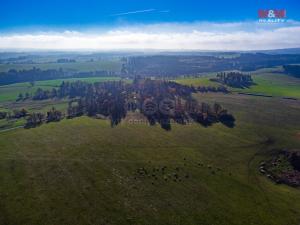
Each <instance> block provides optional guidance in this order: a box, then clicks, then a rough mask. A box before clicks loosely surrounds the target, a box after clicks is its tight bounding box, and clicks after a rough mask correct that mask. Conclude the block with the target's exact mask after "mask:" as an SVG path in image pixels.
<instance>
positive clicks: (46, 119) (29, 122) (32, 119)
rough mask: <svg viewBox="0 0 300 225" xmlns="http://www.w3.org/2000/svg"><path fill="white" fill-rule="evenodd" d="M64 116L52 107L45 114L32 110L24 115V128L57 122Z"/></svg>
mask: <svg viewBox="0 0 300 225" xmlns="http://www.w3.org/2000/svg"><path fill="white" fill-rule="evenodd" d="M63 118H64V114H63V113H62V112H61V111H59V110H56V109H55V108H54V107H53V108H52V109H51V110H50V111H48V112H47V113H46V115H45V114H43V113H41V112H33V113H30V114H28V115H27V116H26V123H25V126H24V128H26V129H28V128H34V127H37V126H40V125H42V124H43V123H51V122H59V121H60V120H62V119H63Z"/></svg>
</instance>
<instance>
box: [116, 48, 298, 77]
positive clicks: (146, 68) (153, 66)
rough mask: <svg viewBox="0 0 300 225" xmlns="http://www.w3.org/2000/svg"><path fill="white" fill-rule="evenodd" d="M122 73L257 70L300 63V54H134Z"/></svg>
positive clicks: (156, 74) (164, 74) (166, 74)
mask: <svg viewBox="0 0 300 225" xmlns="http://www.w3.org/2000/svg"><path fill="white" fill-rule="evenodd" d="M124 61H125V62H124V64H123V66H122V69H121V74H122V75H123V76H124V77H134V76H136V75H141V76H143V77H149V76H154V77H172V78H173V77H178V76H190V75H199V74H200V73H205V72H217V71H228V70H240V71H253V70H257V69H260V68H267V67H274V66H281V65H284V64H292V63H294V64H296V63H300V55H297V54H294V55H284V54H278V55H271V54H263V53H242V54H240V55H239V56H237V57H226V58H224V57H218V56H201V55H154V56H132V57H127V58H126V60H125V59H124Z"/></svg>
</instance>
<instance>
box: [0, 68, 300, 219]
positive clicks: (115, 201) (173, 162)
mask: <svg viewBox="0 0 300 225" xmlns="http://www.w3.org/2000/svg"><path fill="white" fill-rule="evenodd" d="M209 77H210V76H207V77H203V78H187V79H179V80H176V81H177V82H179V83H182V84H187V85H195V86H197V85H217V83H213V82H211V81H209ZM253 77H254V81H255V82H256V83H257V85H255V86H253V87H251V88H250V89H242V90H233V91H235V92H233V93H230V94H220V93H206V94H200V93H198V94H194V97H195V98H196V99H197V100H198V101H199V102H207V103H215V102H218V103H220V104H221V105H222V106H224V107H225V108H226V109H228V111H229V113H232V114H233V115H234V116H235V118H236V126H235V127H234V128H227V127H225V126H223V125H221V124H215V125H213V126H211V127H207V128H205V127H202V126H200V125H199V124H195V123H192V124H187V125H179V124H172V129H171V130H170V131H165V130H163V129H161V128H160V127H159V126H158V125H155V126H149V125H148V124H147V123H146V121H144V122H143V121H142V122H141V123H138V124H131V123H130V122H129V121H128V120H124V121H123V122H122V123H121V124H120V125H118V126H117V127H114V128H112V127H111V126H110V122H109V121H108V120H102V119H93V118H88V117H85V116H83V117H80V118H75V119H64V120H62V121H61V122H56V123H49V124H43V125H42V126H40V127H37V128H33V129H23V128H20V126H22V125H23V124H24V122H25V121H24V120H15V121H10V122H8V121H7V120H0V161H1V163H0V197H1V201H0V224H6V225H10V224H11V225H19V224H20V225H21V224H30V225H40V224H43V225H53V224H78V225H79V224H83V225H84V224H107V225H115V224H116V225H120V224H124V225H125V224H128V225H135V224H136V225H150V224H151V225H152V224H155V225H160V224H161V225H174V224H187V225H195V224H201V225H212V224H214V225H245V224H247V225H248V224H249V225H250V224H255V225H299V221H300V190H299V188H293V187H289V186H287V185H283V184H275V183H274V182H273V181H271V180H270V179H268V178H267V177H266V176H264V175H262V174H260V173H259V165H260V163H261V162H262V161H265V160H269V159H270V158H271V157H272V155H273V154H274V153H276V152H278V151H280V150H281V149H283V148H288V149H300V120H299V115H300V101H299V100H290V99H284V98H282V97H287V96H290V97H299V91H300V89H298V87H299V86H298V85H299V83H298V81H297V80H294V78H291V77H288V76H286V75H284V74H281V73H274V72H270V71H260V72H259V73H255V74H254V75H253ZM111 79H112V80H119V79H120V78H111ZM75 80H78V79H69V81H75ZM80 80H85V81H88V82H96V81H105V80H108V78H87V79H80ZM61 82H62V80H50V81H39V82H36V83H35V85H34V86H33V87H31V86H30V84H29V83H20V84H13V85H7V86H1V87H0V110H12V109H14V108H23V107H24V108H26V109H28V110H29V111H42V112H46V111H47V110H49V109H50V108H51V107H53V106H55V107H56V108H57V109H59V110H61V111H65V110H66V107H67V102H68V100H67V99H62V100H58V99H57V100H45V101H32V100H28V101H23V102H16V101H15V99H16V97H17V96H18V94H19V93H20V92H33V91H35V90H36V89H37V88H38V87H41V88H53V87H57V86H58V85H59V84H60V83H61ZM242 91H244V92H247V93H250V92H251V93H264V94H270V95H274V96H276V97H273V98H265V97H260V96H248V95H239V94H237V93H236V92H242ZM141 171H147V173H144V172H141Z"/></svg>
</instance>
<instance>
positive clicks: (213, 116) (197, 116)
mask: <svg viewBox="0 0 300 225" xmlns="http://www.w3.org/2000/svg"><path fill="white" fill-rule="evenodd" d="M187 108H188V109H187V111H188V113H189V115H190V117H191V118H193V120H194V121H196V122H198V123H200V124H202V125H203V126H205V127H207V126H211V125H212V124H214V123H218V122H221V123H222V124H224V125H225V126H227V127H230V128H232V127H234V122H235V118H234V117H233V115H231V114H229V113H228V112H227V110H226V109H224V108H223V107H222V106H221V105H220V104H218V103H215V104H214V105H213V106H210V105H209V104H207V103H201V104H198V102H196V101H194V100H191V101H188V102H187Z"/></svg>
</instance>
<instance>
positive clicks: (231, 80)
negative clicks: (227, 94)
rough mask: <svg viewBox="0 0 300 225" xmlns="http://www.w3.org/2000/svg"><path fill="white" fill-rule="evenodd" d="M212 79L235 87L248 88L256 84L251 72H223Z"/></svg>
mask: <svg viewBox="0 0 300 225" xmlns="http://www.w3.org/2000/svg"><path fill="white" fill-rule="evenodd" d="M210 80H211V81H216V82H219V83H222V84H226V85H227V86H230V87H235V88H248V87H250V86H251V85H253V84H254V82H253V80H252V77H251V75H250V74H243V73H240V72H228V73H226V72H221V73H218V74H217V77H216V78H212V79H210Z"/></svg>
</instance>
